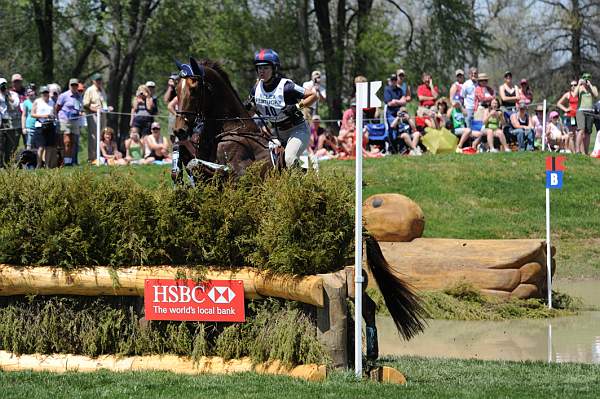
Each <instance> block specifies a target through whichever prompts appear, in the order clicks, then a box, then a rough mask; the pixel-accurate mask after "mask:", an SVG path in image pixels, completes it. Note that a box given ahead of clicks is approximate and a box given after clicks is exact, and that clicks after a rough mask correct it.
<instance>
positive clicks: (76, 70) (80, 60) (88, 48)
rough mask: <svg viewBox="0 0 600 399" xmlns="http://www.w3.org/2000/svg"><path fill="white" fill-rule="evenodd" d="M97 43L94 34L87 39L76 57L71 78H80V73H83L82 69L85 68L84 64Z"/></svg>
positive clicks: (96, 37)
mask: <svg viewBox="0 0 600 399" xmlns="http://www.w3.org/2000/svg"><path fill="white" fill-rule="evenodd" d="M97 41H98V36H97V35H95V34H94V35H92V36H89V37H88V40H87V42H86V44H85V47H84V49H83V51H82V52H81V53H80V54H79V56H78V57H77V61H76V62H75V65H74V66H73V69H72V70H71V76H81V73H82V72H83V68H84V67H85V63H86V62H87V60H88V58H89V57H90V54H91V53H92V51H93V50H94V48H95V47H96V42H97Z"/></svg>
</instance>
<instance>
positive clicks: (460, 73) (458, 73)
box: [454, 69, 465, 76]
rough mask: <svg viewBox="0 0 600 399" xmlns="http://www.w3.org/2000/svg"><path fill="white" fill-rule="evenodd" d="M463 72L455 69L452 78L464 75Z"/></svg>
mask: <svg viewBox="0 0 600 399" xmlns="http://www.w3.org/2000/svg"><path fill="white" fill-rule="evenodd" d="M464 74H465V71H463V70H462V69H457V70H456V72H454V76H458V75H464Z"/></svg>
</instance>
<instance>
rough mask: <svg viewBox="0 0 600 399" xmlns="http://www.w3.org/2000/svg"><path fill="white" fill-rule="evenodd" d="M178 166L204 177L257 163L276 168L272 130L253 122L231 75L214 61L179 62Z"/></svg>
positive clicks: (235, 171)
mask: <svg viewBox="0 0 600 399" xmlns="http://www.w3.org/2000/svg"><path fill="white" fill-rule="evenodd" d="M177 66H178V67H179V69H180V71H181V72H180V76H181V79H180V80H179V83H178V85H177V98H178V108H179V110H178V115H177V118H176V122H175V127H174V134H175V135H176V136H177V138H178V143H177V144H178V150H179V165H180V168H179V169H180V170H181V169H182V168H183V167H186V168H187V169H188V172H192V173H194V174H195V175H196V176H197V177H198V176H199V177H200V178H210V177H212V176H213V175H214V174H215V173H225V174H230V175H233V176H234V177H237V176H240V175H242V174H243V173H244V170H245V169H246V168H247V167H248V166H249V165H250V164H251V163H253V162H256V161H264V163H265V170H268V169H270V168H271V167H272V166H273V161H274V160H273V159H272V157H271V151H270V148H269V147H270V146H271V147H272V146H273V145H272V144H271V140H270V137H269V134H268V133H266V132H264V131H263V130H262V129H261V128H259V126H258V125H257V124H256V123H255V121H254V119H253V118H252V117H251V116H250V114H249V113H248V111H247V110H246V109H245V107H244V105H243V104H242V101H241V100H240V97H239V96H238V94H237V92H236V91H235V89H234V88H233V86H232V85H231V81H230V80H229V77H228V76H227V73H226V72H225V71H224V70H223V69H222V68H221V67H220V65H219V64H217V63H215V62H212V61H210V60H203V61H200V62H198V61H196V60H195V59H194V58H190V63H189V64H181V63H179V62H178V63H177Z"/></svg>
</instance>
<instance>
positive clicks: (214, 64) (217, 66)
mask: <svg viewBox="0 0 600 399" xmlns="http://www.w3.org/2000/svg"><path fill="white" fill-rule="evenodd" d="M199 64H200V65H202V66H205V67H208V68H210V69H212V70H213V71H215V72H216V73H217V74H218V75H219V76H220V77H221V79H223V81H224V82H225V83H226V84H227V86H229V88H230V89H231V91H232V92H233V94H235V97H236V98H237V100H238V101H239V102H240V104H242V99H241V98H240V95H239V94H238V92H237V90H236V89H235V88H234V87H233V85H232V84H231V79H229V75H228V74H227V72H225V70H224V69H223V66H222V65H221V63H220V62H218V61H213V60H209V59H204V60H201V61H199Z"/></svg>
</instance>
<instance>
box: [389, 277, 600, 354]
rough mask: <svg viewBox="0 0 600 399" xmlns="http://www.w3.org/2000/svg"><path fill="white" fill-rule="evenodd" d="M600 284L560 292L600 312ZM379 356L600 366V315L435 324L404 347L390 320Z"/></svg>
mask: <svg viewBox="0 0 600 399" xmlns="http://www.w3.org/2000/svg"><path fill="white" fill-rule="evenodd" d="M599 286H600V281H593V280H590V281H560V280H559V281H557V283H556V285H555V287H556V288H557V289H559V290H560V291H561V292H566V293H569V294H570V295H574V296H578V297H580V298H582V300H583V302H584V304H585V305H588V306H600V290H599V289H598V288H599ZM377 326H378V332H379V352H380V355H381V356H383V355H414V356H425V357H451V358H463V359H469V358H474V359H486V360H543V361H551V362H583V363H598V364H600V311H584V312H581V313H580V314H578V315H576V316H570V317H560V318H555V319H544V320H529V319H528V320H506V321H455V320H430V321H429V326H428V328H427V329H426V330H425V333H423V334H421V335H419V336H417V337H416V338H413V339H412V340H411V341H409V342H404V341H403V340H402V339H401V338H399V336H398V334H397V332H396V329H395V326H394V323H393V321H392V319H391V318H390V317H385V316H383V317H379V318H378V319H377Z"/></svg>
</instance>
